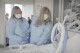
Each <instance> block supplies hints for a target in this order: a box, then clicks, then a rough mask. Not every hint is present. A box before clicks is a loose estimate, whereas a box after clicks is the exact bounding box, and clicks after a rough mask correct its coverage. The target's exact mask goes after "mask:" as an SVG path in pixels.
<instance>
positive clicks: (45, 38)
mask: <svg viewBox="0 0 80 53" xmlns="http://www.w3.org/2000/svg"><path fill="white" fill-rule="evenodd" d="M36 20H37V19H36V18H34V19H33V20H32V23H31V38H30V43H31V44H35V45H44V44H49V43H51V40H50V37H51V31H52V27H53V25H52V22H48V23H47V24H46V25H45V24H44V23H43V24H41V25H40V26H39V27H36V26H35V22H36Z"/></svg>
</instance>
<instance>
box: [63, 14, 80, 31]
mask: <svg viewBox="0 0 80 53" xmlns="http://www.w3.org/2000/svg"><path fill="white" fill-rule="evenodd" d="M79 14H80V13H77V14H75V15H71V16H68V15H66V16H65V17H64V21H63V23H64V24H65V25H66V26H67V29H68V30H71V31H77V32H78V31H80V20H79V19H78V18H76V19H73V18H74V16H77V15H79ZM69 18H70V19H72V21H71V20H69V21H71V22H68V24H66V20H67V19H69Z"/></svg>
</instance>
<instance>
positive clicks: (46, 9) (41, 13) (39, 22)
mask: <svg viewBox="0 0 80 53" xmlns="http://www.w3.org/2000/svg"><path fill="white" fill-rule="evenodd" d="M46 11H48V15H49V17H48V19H47V20H45V24H47V23H48V22H49V21H51V12H50V10H49V8H48V7H43V8H42V9H41V11H40V15H39V18H38V19H37V21H36V26H40V25H41V24H42V22H44V14H45V12H46Z"/></svg>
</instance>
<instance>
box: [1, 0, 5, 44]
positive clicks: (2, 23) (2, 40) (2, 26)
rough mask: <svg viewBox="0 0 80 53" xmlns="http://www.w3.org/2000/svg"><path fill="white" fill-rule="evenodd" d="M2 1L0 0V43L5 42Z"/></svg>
mask: <svg viewBox="0 0 80 53" xmlns="http://www.w3.org/2000/svg"><path fill="white" fill-rule="evenodd" d="M4 12H5V8H4V2H3V1H2V0H0V45H4V44H5V38H4V37H5V32H4V31H5V19H4V14H5V13H4Z"/></svg>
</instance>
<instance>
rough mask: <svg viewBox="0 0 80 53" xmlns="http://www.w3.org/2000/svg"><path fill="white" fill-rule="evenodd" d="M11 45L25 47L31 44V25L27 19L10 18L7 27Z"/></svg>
mask: <svg viewBox="0 0 80 53" xmlns="http://www.w3.org/2000/svg"><path fill="white" fill-rule="evenodd" d="M6 32H7V37H8V38H9V45H23V44H27V43H29V42H30V35H29V32H30V30H29V24H28V22H27V20H26V19H25V18H23V17H22V18H21V19H16V18H10V20H9V21H8V23H7V26H6Z"/></svg>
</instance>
